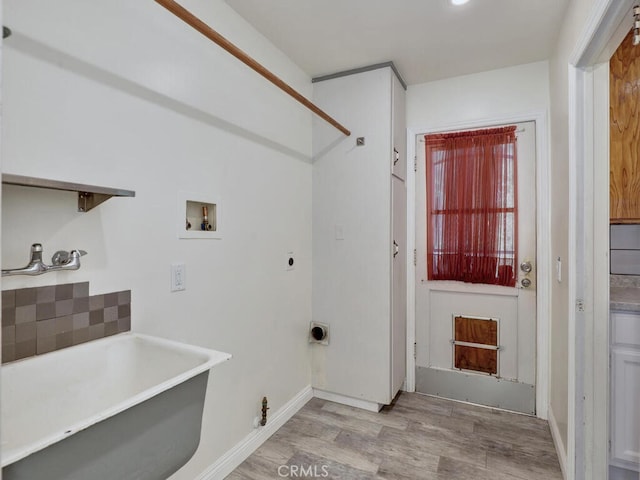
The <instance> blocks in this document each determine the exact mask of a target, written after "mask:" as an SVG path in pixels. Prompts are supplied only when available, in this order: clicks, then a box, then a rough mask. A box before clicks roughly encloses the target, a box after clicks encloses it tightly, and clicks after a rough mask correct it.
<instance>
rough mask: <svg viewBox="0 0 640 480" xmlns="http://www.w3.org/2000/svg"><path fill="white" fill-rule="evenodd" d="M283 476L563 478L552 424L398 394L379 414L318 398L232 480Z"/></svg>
mask: <svg viewBox="0 0 640 480" xmlns="http://www.w3.org/2000/svg"><path fill="white" fill-rule="evenodd" d="M303 474H304V475H303ZM280 478H328V479H341V480H343V479H344V480H347V479H348V480H352V479H353V480H360V479H367V480H368V479H377V480H381V479H399V480H405V479H406V480H466V479H473V480H536V479H540V480H555V479H558V480H561V479H562V474H561V472H560V466H559V463H558V458H557V456H556V452H555V448H554V446H553V442H552V440H551V434H550V432H549V426H548V425H547V422H545V421H543V420H539V419H536V418H532V417H527V416H523V415H517V414H514V413H508V412H504V411H500V410H494V409H489V408H484V407H477V406H473V405H467V404H464V403H460V402H453V401H449V400H444V399H440V398H435V397H429V396H425V395H420V394H415V393H401V394H400V395H399V396H398V398H396V400H395V402H394V404H393V405H391V406H389V407H385V408H383V410H382V411H381V412H380V413H377V414H376V413H372V412H367V411H364V410H359V409H356V408H351V407H346V406H343V405H339V404H336V403H332V402H328V401H324V400H320V399H317V398H314V399H312V400H310V401H309V402H308V403H307V404H306V405H305V406H304V407H303V408H302V409H301V410H300V411H299V412H298V413H297V414H296V415H294V416H293V417H292V418H291V419H290V420H289V421H288V422H287V423H286V424H285V425H284V426H283V427H282V428H281V429H280V430H278V431H277V432H276V433H275V434H274V435H273V436H272V437H271V438H270V439H269V440H268V441H267V442H265V443H264V444H263V445H262V446H261V447H260V448H259V449H258V450H256V451H255V452H254V453H253V454H252V455H251V456H250V457H249V458H248V459H247V460H246V461H245V462H244V463H242V465H240V466H239V467H238V468H237V469H236V470H235V471H234V472H233V473H231V475H229V476H228V477H227V479H229V480H273V479H280Z"/></svg>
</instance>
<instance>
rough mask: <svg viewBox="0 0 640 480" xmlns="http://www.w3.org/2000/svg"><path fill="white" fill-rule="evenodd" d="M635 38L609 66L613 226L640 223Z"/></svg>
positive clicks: (639, 82)
mask: <svg viewBox="0 0 640 480" xmlns="http://www.w3.org/2000/svg"><path fill="white" fill-rule="evenodd" d="M632 36H633V30H632V31H630V32H629V34H628V35H627V36H626V38H625V39H624V40H623V42H622V43H621V44H620V46H619V47H618V49H617V50H616V52H615V53H614V54H613V57H611V61H610V62H609V70H610V73H609V81H610V90H609V92H610V93H609V96H610V112H611V113H610V149H611V150H610V158H611V160H610V161H611V163H610V165H611V166H610V175H609V196H610V207H609V208H610V212H609V213H610V217H611V223H637V222H640V47H634V46H633V43H632Z"/></svg>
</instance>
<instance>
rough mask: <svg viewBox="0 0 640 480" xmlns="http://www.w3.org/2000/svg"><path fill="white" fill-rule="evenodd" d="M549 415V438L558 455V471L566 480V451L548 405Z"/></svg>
mask: <svg viewBox="0 0 640 480" xmlns="http://www.w3.org/2000/svg"><path fill="white" fill-rule="evenodd" d="M547 413H548V414H549V428H550V429H551V438H553V444H554V445H555V447H556V453H557V454H558V460H559V462H560V469H561V470H562V478H564V479H565V480H566V478H567V451H566V449H565V446H564V444H563V443H562V436H561V435H560V429H559V428H558V422H557V421H556V417H555V415H554V414H553V409H552V408H551V405H549V409H548V411H547Z"/></svg>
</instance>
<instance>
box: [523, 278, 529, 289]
mask: <svg viewBox="0 0 640 480" xmlns="http://www.w3.org/2000/svg"><path fill="white" fill-rule="evenodd" d="M520 285H522V287H523V288H529V287H530V286H531V280H529V279H528V278H523V279H522V280H520Z"/></svg>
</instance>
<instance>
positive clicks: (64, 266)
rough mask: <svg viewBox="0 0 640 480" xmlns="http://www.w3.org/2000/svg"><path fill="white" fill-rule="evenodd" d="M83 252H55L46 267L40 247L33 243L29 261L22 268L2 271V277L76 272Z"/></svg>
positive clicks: (84, 253)
mask: <svg viewBox="0 0 640 480" xmlns="http://www.w3.org/2000/svg"><path fill="white" fill-rule="evenodd" d="M86 254H87V252H85V251H84V250H71V252H66V251H64V250H59V251H57V252H56V253H55V254H54V255H53V258H52V259H51V265H47V264H46V263H44V262H43V261H42V245H41V244H39V243H34V244H33V245H31V260H29V263H28V265H27V266H26V267H24V268H12V269H9V270H2V276H3V277H7V276H11V275H41V274H43V273H47V272H55V271H59V270H78V269H79V268H80V257H81V256H83V255H86Z"/></svg>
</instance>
